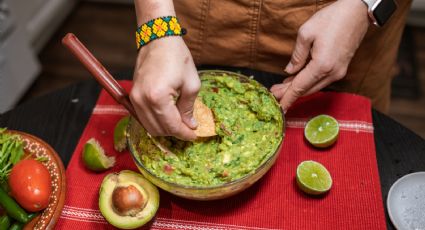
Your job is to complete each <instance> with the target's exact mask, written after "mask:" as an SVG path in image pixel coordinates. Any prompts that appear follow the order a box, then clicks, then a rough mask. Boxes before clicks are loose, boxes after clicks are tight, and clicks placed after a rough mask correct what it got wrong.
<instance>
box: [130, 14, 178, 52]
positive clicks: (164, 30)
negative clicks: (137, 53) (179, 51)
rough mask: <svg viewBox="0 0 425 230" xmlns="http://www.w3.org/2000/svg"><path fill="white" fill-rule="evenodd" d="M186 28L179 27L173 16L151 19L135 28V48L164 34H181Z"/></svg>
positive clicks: (164, 35)
mask: <svg viewBox="0 0 425 230" xmlns="http://www.w3.org/2000/svg"><path fill="white" fill-rule="evenodd" d="M185 34H186V29H184V28H181V26H180V23H179V21H178V20H177V18H176V17H174V16H165V17H159V18H155V19H152V20H150V21H148V22H146V23H145V24H143V25H141V26H139V27H138V28H137V30H136V43H137V49H140V48H141V47H142V46H144V45H146V44H148V43H149V42H151V41H153V40H155V39H158V38H163V37H166V36H183V35H185Z"/></svg>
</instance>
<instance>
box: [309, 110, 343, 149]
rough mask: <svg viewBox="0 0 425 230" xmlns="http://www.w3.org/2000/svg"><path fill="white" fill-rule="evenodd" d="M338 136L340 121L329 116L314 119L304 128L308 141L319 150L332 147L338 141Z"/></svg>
mask: <svg viewBox="0 0 425 230" xmlns="http://www.w3.org/2000/svg"><path fill="white" fill-rule="evenodd" d="M338 134H339V125H338V121H337V120H336V119H335V118H333V117H331V116H328V115H319V116H316V117H314V118H312V119H311V120H309V121H308V122H307V124H306V126H305V128H304V136H305V138H306V139H307V141H308V142H310V144H312V145H313V146H315V147H318V148H326V147H329V146H331V145H332V144H333V143H335V141H336V140H337V139H338Z"/></svg>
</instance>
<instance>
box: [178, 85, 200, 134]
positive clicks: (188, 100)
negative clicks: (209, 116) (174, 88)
mask: <svg viewBox="0 0 425 230" xmlns="http://www.w3.org/2000/svg"><path fill="white" fill-rule="evenodd" d="M200 87H201V83H200V81H199V78H198V77H197V78H196V79H194V80H190V81H187V82H186V83H185V84H184V85H183V86H182V88H181V92H180V97H179V99H178V101H177V108H178V110H179V112H180V115H181V118H182V121H183V122H184V123H185V124H186V125H187V126H189V127H190V128H192V129H196V127H197V126H198V124H197V122H196V120H195V118H194V117H193V105H194V103H195V99H196V97H197V96H198V92H199V89H200Z"/></svg>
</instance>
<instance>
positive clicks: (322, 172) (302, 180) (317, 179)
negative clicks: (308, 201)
mask: <svg viewBox="0 0 425 230" xmlns="http://www.w3.org/2000/svg"><path fill="white" fill-rule="evenodd" d="M297 184H298V187H299V188H300V189H301V190H302V191H304V192H305V193H307V194H311V195H320V194H323V193H326V192H327V191H329V189H331V187H332V177H331V175H330V173H329V171H328V170H327V169H326V168H325V166H323V165H322V164H320V163H318V162H316V161H303V162H301V163H300V164H299V165H298V167H297Z"/></svg>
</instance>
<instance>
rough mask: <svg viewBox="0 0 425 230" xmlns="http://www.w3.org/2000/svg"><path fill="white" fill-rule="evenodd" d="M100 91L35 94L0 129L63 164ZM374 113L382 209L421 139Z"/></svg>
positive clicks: (415, 165)
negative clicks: (28, 138) (42, 147)
mask: <svg viewBox="0 0 425 230" xmlns="http://www.w3.org/2000/svg"><path fill="white" fill-rule="evenodd" d="M207 68H209V67H207ZM232 70H234V69H232ZM240 72H242V73H244V74H247V75H251V74H255V76H256V79H257V80H259V81H260V82H262V83H263V84H264V85H265V86H267V87H269V86H271V85H272V84H274V83H277V82H279V81H281V80H279V78H276V77H273V78H270V76H269V75H270V74H264V73H260V72H255V71H250V70H244V69H241V70H240ZM117 79H131V73H130V72H123V73H121V74H118V77H117ZM269 79H274V80H269ZM276 79H277V80H276ZM99 92H100V86H99V85H98V84H97V83H96V82H95V81H93V80H92V81H85V82H81V83H78V84H75V85H72V86H69V87H67V88H64V89H62V90H58V91H55V92H53V93H50V94H47V95H45V96H42V97H39V98H35V99H33V100H31V101H28V102H26V103H24V104H22V105H20V106H18V107H17V108H15V109H13V110H11V111H9V112H6V113H4V114H2V115H0V127H8V128H9V129H14V130H20V131H23V132H27V133H30V134H33V135H35V136H38V137H40V138H41V139H43V140H45V141H46V142H47V143H49V144H50V145H51V146H52V147H53V148H54V149H55V150H56V151H57V152H58V154H59V155H60V157H61V158H62V160H63V162H64V164H65V166H66V165H67V164H68V162H69V160H70V158H71V155H72V153H73V151H74V148H75V147H76V145H77V142H78V140H79V138H80V135H81V134H82V132H83V130H84V127H85V125H86V124H87V122H88V119H89V117H90V115H91V112H92V109H93V107H94V105H95V104H96V100H97V98H98V95H99ZM372 117H373V124H374V128H375V131H374V136H375V145H376V154H377V160H378V169H379V174H380V180H381V188H382V198H383V202H384V207H385V209H386V199H387V194H388V191H389V189H390V187H391V185H392V184H393V183H394V182H395V181H396V180H397V179H399V178H400V177H402V176H403V175H405V174H409V173H412V172H418V171H425V157H424V154H425V140H424V139H422V138H421V137H419V136H418V135H416V134H415V133H413V132H412V131H410V130H408V129H407V128H405V127H403V126H402V125H401V124H399V123H397V122H396V121H394V120H392V119H391V118H389V117H387V116H386V115H384V114H382V113H380V112H377V111H375V110H372ZM385 215H386V218H387V227H388V229H394V226H393V225H392V224H391V221H390V220H389V217H388V213H387V212H386V213H385Z"/></svg>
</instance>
